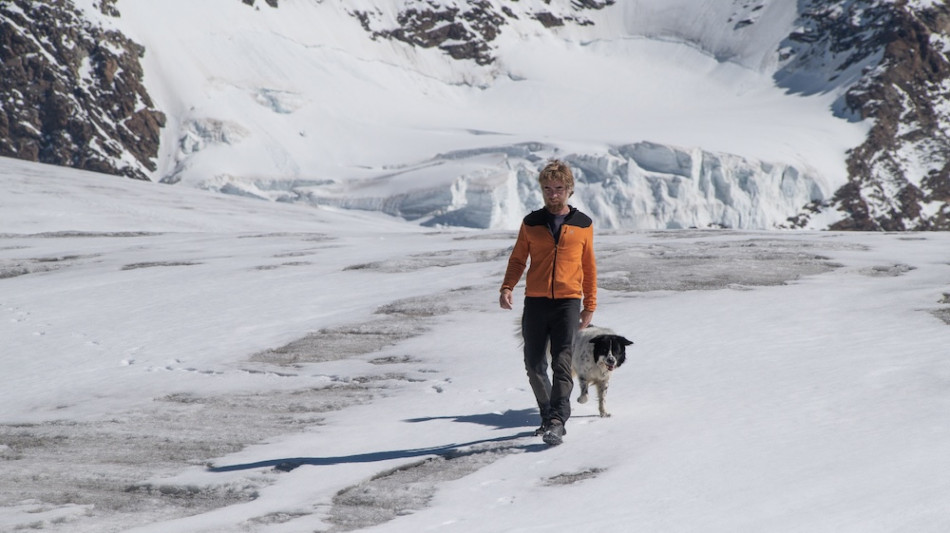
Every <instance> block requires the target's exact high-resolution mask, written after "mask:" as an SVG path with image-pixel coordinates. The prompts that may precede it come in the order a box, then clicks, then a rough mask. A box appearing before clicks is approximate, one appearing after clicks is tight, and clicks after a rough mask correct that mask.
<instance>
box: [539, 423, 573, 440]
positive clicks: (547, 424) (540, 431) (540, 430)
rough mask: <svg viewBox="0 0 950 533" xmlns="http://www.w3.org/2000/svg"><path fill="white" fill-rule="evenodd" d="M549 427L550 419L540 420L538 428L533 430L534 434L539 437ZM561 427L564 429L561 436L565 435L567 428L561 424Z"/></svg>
mask: <svg viewBox="0 0 950 533" xmlns="http://www.w3.org/2000/svg"><path fill="white" fill-rule="evenodd" d="M549 427H551V422H550V421H544V422H541V426H540V427H538V429H536V430H534V436H535V437H540V436H542V435H544V434H545V433H546V432H547V430H548V428H549ZM561 427H562V428H563V429H564V433H563V434H562V436H563V435H567V428H566V427H564V426H563V424H562V425H561Z"/></svg>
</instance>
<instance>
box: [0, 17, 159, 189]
mask: <svg viewBox="0 0 950 533" xmlns="http://www.w3.org/2000/svg"><path fill="white" fill-rule="evenodd" d="M99 7H100V10H101V11H102V13H103V14H104V15H107V16H118V15H119V12H118V10H117V9H116V6H115V1H114V0H103V1H102V2H101V3H100V4H99ZM144 52H145V51H144V49H143V48H142V47H141V46H139V45H138V44H136V43H134V42H132V41H131V40H129V39H128V38H126V37H125V36H123V35H122V34H120V33H118V32H116V31H110V30H105V29H103V28H100V27H98V26H95V25H93V24H92V23H91V22H89V21H88V20H85V19H84V18H83V17H82V14H81V13H80V12H79V11H77V10H76V9H75V8H74V7H73V5H72V4H71V2H68V1H66V0H49V1H44V2H34V1H32V0H9V1H6V2H0V101H2V102H3V108H2V112H0V156H6V157H15V158H18V159H25V160H29V161H38V162H42V163H49V164H53V165H61V166H68V167H74V168H80V169H85V170H92V171H95V172H102V173H107V174H116V175H122V176H127V177H130V178H136V179H149V177H148V173H149V172H150V171H152V170H154V169H155V163H154V161H153V159H154V158H155V157H156V156H157V154H158V146H159V136H160V130H161V128H162V127H163V126H164V124H165V115H164V114H163V113H162V112H161V111H159V110H158V109H156V108H155V106H154V105H153V104H152V100H151V98H150V97H149V94H148V92H147V91H146V89H145V86H144V85H143V84H142V67H141V64H140V63H139V60H140V58H141V57H142V55H143V54H144Z"/></svg>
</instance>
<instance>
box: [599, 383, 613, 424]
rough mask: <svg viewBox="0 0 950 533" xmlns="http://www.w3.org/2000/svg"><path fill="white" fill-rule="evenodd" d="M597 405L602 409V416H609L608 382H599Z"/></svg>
mask: <svg viewBox="0 0 950 533" xmlns="http://www.w3.org/2000/svg"><path fill="white" fill-rule="evenodd" d="M597 407H598V408H599V409H600V416H603V417H607V416H610V413H608V412H607V382H606V381H600V382H597Z"/></svg>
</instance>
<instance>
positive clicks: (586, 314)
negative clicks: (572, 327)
mask: <svg viewBox="0 0 950 533" xmlns="http://www.w3.org/2000/svg"><path fill="white" fill-rule="evenodd" d="M593 319H594V312H593V311H588V310H586V309H584V310H583V311H581V323H580V326H578V328H577V329H584V328H586V327H587V326H589V325H590V321H591V320H593Z"/></svg>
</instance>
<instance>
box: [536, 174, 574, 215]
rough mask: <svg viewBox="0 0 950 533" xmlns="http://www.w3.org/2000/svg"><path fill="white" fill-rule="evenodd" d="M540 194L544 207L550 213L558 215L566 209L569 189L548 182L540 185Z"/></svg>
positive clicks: (556, 183)
mask: <svg viewBox="0 0 950 533" xmlns="http://www.w3.org/2000/svg"><path fill="white" fill-rule="evenodd" d="M541 194H542V196H544V207H546V208H548V211H551V212H552V213H560V212H561V211H563V210H564V208H565V207H567V199H568V197H570V195H571V189H570V188H569V187H567V186H566V185H564V184H563V183H559V182H556V181H550V180H549V181H545V182H544V183H542V184H541Z"/></svg>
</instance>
